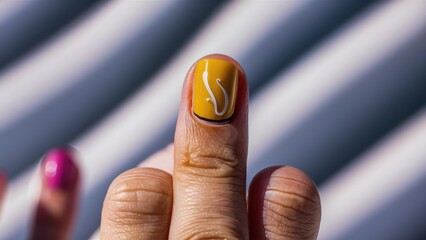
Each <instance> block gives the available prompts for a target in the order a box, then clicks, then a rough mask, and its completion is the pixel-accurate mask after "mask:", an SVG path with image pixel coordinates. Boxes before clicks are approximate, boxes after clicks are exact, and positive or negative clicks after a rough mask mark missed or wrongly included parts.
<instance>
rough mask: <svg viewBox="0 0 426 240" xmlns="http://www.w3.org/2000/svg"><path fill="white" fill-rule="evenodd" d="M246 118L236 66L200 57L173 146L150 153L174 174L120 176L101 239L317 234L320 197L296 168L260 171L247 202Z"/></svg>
mask: <svg viewBox="0 0 426 240" xmlns="http://www.w3.org/2000/svg"><path fill="white" fill-rule="evenodd" d="M170 81H173V79H170ZM278 111H279V109H278ZM153 117H155V113H153ZM271 117H273V116H271ZM247 118H248V86H247V80H246V76H245V74H244V72H243V70H242V68H241V66H240V65H239V64H238V63H237V62H236V61H235V60H233V59H231V58H229V57H227V56H223V55H210V56H206V57H204V58H202V59H201V60H199V61H198V62H197V64H195V65H194V66H192V67H191V69H190V70H189V73H188V75H187V77H186V80H185V83H184V86H183V90H182V99H181V105H180V110H179V117H178V121H177V126H176V133H175V142H174V146H173V147H169V148H168V149H165V150H163V152H161V153H160V154H156V155H154V156H153V158H156V159H155V160H157V161H172V160H173V161H174V170H173V176H172V175H171V174H169V173H167V172H164V171H162V170H158V169H153V168H142V167H138V168H134V169H131V170H128V171H126V172H124V173H122V174H121V175H120V176H118V177H117V178H116V179H115V180H114V181H113V183H112V184H111V186H110V188H109V190H108V193H107V195H106V198H105V201H104V205H103V210H102V220H101V229H100V235H101V239H168V238H170V239H249V237H250V239H316V236H317V234H318V229H319V223H320V215H321V207H320V198H319V194H318V191H317V188H316V186H315V184H314V183H313V182H312V180H311V179H310V178H309V177H308V176H307V175H306V174H304V173H303V172H301V171H300V170H297V169H295V168H292V167H288V166H285V167H271V168H267V169H265V170H263V171H261V172H260V173H258V174H257V176H256V177H255V178H254V179H253V181H252V183H251V185H250V189H249V192H248V198H247V199H248V200H247V201H246V159H247V146H248V143H247V142H248V139H247V138H248V134H247V132H248V120H247ZM141 124H143V122H141ZM173 150H174V151H173ZM173 152H174V153H173Z"/></svg>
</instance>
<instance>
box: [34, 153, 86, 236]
mask: <svg viewBox="0 0 426 240" xmlns="http://www.w3.org/2000/svg"><path fill="white" fill-rule="evenodd" d="M74 154H75V151H74V150H73V149H71V148H57V149H53V150H51V151H50V152H48V153H47V154H46V156H45V158H44V159H43V162H42V164H41V176H42V189H41V193H40V200H39V203H38V205H37V209H36V215H35V219H34V224H33V230H32V234H31V239H68V238H69V236H70V232H71V228H72V225H73V222H74V216H75V212H76V205H77V199H78V194H79V185H80V184H79V171H78V168H77V165H76V164H75V160H74Z"/></svg>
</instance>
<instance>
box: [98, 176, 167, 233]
mask: <svg viewBox="0 0 426 240" xmlns="http://www.w3.org/2000/svg"><path fill="white" fill-rule="evenodd" d="M169 178H170V175H168V174H167V173H164V172H161V171H159V170H154V169H142V168H137V169H132V170H129V171H127V172H125V173H123V174H121V175H120V176H118V177H117V178H116V179H115V180H114V181H113V183H112V184H111V186H110V188H109V190H108V193H107V197H106V199H105V202H104V211H103V213H104V215H105V218H106V220H108V221H110V222H114V223H116V224H120V225H134V224H145V223H146V224H148V225H149V224H158V223H160V222H161V221H167V220H168V217H166V216H168V215H169V213H170V211H171V204H172V184H171V179H169Z"/></svg>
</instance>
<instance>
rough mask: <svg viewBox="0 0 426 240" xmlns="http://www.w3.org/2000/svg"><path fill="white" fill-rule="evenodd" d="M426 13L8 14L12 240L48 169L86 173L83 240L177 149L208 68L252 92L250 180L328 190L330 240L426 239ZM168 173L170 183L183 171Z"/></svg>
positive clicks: (101, 10) (209, 9) (79, 232)
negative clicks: (120, 191)
mask: <svg viewBox="0 0 426 240" xmlns="http://www.w3.org/2000/svg"><path fill="white" fill-rule="evenodd" d="M425 10H426V1H424V0H407V1H367V0H358V1H341V0H318V1H299V0H288V1H196V0H182V1H148V0H146V1H145V0H144V1H142V0H139V1H53V0H28V1H13V0H5V1H1V2H0V169H1V170H2V171H3V172H5V173H6V174H7V176H8V178H9V181H10V184H9V188H8V190H7V195H6V198H5V201H4V204H3V207H2V211H1V214H0V239H26V238H27V234H28V229H29V219H30V217H31V214H32V210H31V207H32V201H33V199H34V195H35V194H34V192H35V191H34V190H35V189H36V188H37V186H36V185H35V184H34V181H33V176H34V172H35V171H36V168H37V165H38V163H39V161H40V158H41V157H42V155H43V154H44V153H45V152H46V151H47V150H48V149H50V148H52V147H55V146H59V145H64V144H69V145H72V146H74V147H75V148H77V149H78V150H79V154H80V156H79V159H78V161H79V166H80V167H81V171H82V173H83V185H82V195H81V199H80V210H79V213H78V218H77V222H76V226H75V229H74V231H73V239H88V238H89V237H90V236H91V235H92V234H93V233H94V231H95V230H96V229H97V228H98V227H99V222H100V212H101V207H102V201H103V198H104V196H105V193H106V190H107V187H108V186H109V184H110V182H111V181H112V179H114V178H115V176H117V175H118V174H119V173H121V172H122V171H124V170H126V169H129V168H131V167H134V166H136V165H137V164H138V163H140V162H141V161H142V160H143V159H145V158H146V157H147V156H149V155H150V154H152V153H153V152H155V151H157V150H159V149H161V148H163V147H164V146H165V145H166V144H167V143H170V142H172V141H173V134H174V126H175V121H176V117H177V111H178V104H179V98H180V90H181V86H182V83H183V79H184V77H185V74H186V72H187V70H188V68H189V66H190V65H191V64H193V63H194V62H195V61H196V60H197V59H198V58H200V57H202V56H203V55H206V54H210V53H223V54H227V55H230V56H231V57H233V58H235V59H236V60H238V61H239V62H240V63H241V65H242V66H243V67H244V69H245V71H246V73H247V76H248V79H249V84H250V94H251V99H250V119H249V121H250V140H249V142H250V146H249V157H248V158H249V159H248V182H249V181H250V180H251V178H252V177H253V176H254V174H255V173H256V172H258V171H259V170H261V169H262V168H264V167H267V166H270V165H277V164H285V165H292V166H295V167H298V168H301V169H302V170H304V171H305V172H307V173H308V174H309V175H310V176H311V177H312V178H313V179H314V181H315V182H316V183H317V184H318V187H319V189H320V193H321V200H322V204H323V213H322V223H321V229H320V233H319V239H327V240H328V239H354V240H355V239H426V228H425V226H426V190H425V187H424V186H426V12H425ZM163 164H164V165H159V166H158V167H160V168H164V169H169V168H170V165H171V163H163Z"/></svg>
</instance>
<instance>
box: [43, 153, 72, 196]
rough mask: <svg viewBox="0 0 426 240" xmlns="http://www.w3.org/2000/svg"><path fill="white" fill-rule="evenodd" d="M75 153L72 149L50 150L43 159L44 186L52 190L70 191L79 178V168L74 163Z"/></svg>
mask: <svg viewBox="0 0 426 240" xmlns="http://www.w3.org/2000/svg"><path fill="white" fill-rule="evenodd" d="M73 154H74V151H73V149H71V148H56V149H53V150H50V151H49V152H48V153H47V154H46V156H45V157H44V159H43V163H42V172H43V176H44V181H43V182H44V184H45V185H47V187H49V188H52V189H68V188H69V187H71V186H72V184H74V182H75V180H76V178H77V171H78V170H77V166H76V165H75V163H74V159H73V158H74V156H73Z"/></svg>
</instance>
